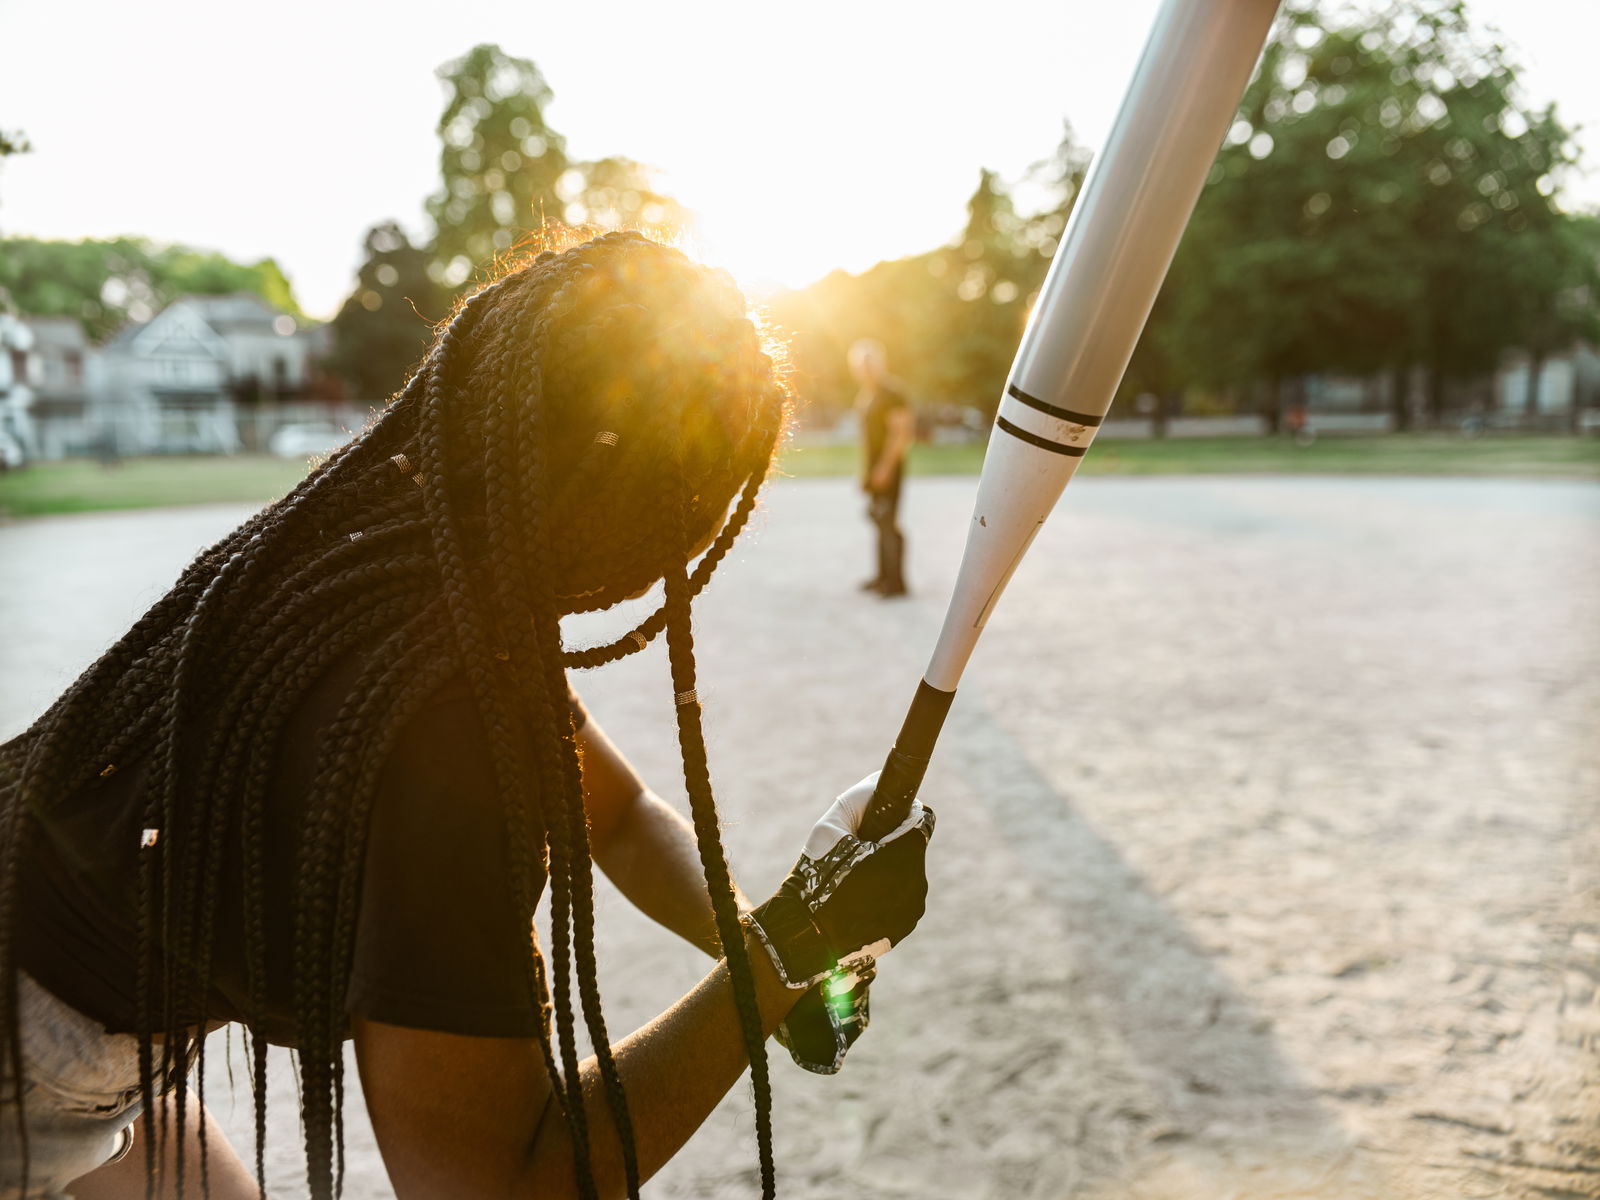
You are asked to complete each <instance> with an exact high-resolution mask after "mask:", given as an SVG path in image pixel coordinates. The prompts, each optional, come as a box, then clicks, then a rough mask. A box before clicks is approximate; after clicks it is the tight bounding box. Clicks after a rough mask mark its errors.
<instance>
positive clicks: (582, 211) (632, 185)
mask: <svg viewBox="0 0 1600 1200" xmlns="http://www.w3.org/2000/svg"><path fill="white" fill-rule="evenodd" d="M556 192H557V194H558V195H559V196H560V197H561V199H562V200H563V201H564V205H563V207H562V209H561V210H560V214H559V215H560V216H561V217H562V218H563V219H564V220H565V221H566V223H567V224H568V225H573V226H584V227H588V228H591V229H600V230H607V229H636V230H638V231H639V232H641V233H644V234H647V235H649V236H652V237H656V238H659V239H661V240H664V241H670V240H671V239H672V238H673V237H674V236H676V235H677V234H678V233H680V232H681V231H682V230H683V229H684V228H686V227H687V226H688V224H689V214H688V212H687V210H686V209H684V208H683V206H682V205H680V204H679V203H678V202H677V201H676V200H674V199H672V198H671V197H670V196H667V195H665V194H663V193H661V192H658V191H656V189H655V185H654V183H653V181H652V179H651V171H650V169H649V168H648V167H644V166H642V165H640V164H639V163H636V162H634V161H633V160H632V159H631V158H622V157H619V156H612V157H610V158H601V159H596V160H595V161H593V162H580V163H574V164H573V165H572V166H571V167H569V168H568V169H567V172H566V174H564V175H562V177H561V178H560V180H558V181H557V184H556Z"/></svg>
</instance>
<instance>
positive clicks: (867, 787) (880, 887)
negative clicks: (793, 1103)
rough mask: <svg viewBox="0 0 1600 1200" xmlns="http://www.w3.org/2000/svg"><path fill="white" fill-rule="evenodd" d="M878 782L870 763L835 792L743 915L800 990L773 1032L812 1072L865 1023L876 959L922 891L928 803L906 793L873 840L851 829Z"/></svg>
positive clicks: (831, 1065) (913, 915) (915, 914)
mask: <svg viewBox="0 0 1600 1200" xmlns="http://www.w3.org/2000/svg"><path fill="white" fill-rule="evenodd" d="M877 782H878V775H877V773H876V772H874V773H873V774H871V775H869V776H868V777H867V778H865V779H863V780H862V781H861V782H860V783H858V784H856V785H855V786H854V787H853V788H851V789H850V790H849V791H847V792H845V793H844V794H843V795H842V796H840V797H839V798H838V799H837V800H835V801H834V803H833V807H831V808H830V809H828V811H827V812H826V813H824V814H823V817H822V819H821V820H820V821H818V822H817V824H816V825H815V826H814V827H813V828H812V830H811V835H810V837H808V838H807V839H806V845H805V850H804V851H803V852H802V853H801V855H800V859H799V861H798V862H796V863H795V865H794V868H793V870H791V871H790V872H789V877H788V878H787V879H785V880H784V881H783V884H782V885H781V886H780V887H779V888H778V890H777V892H776V893H774V894H773V896H772V898H771V899H769V900H767V901H766V902H765V903H764V904H761V905H758V906H757V907H756V908H755V909H753V910H752V911H751V912H750V914H749V915H748V916H746V917H745V922H746V924H748V925H749V927H750V928H751V929H752V930H753V931H754V932H755V934H756V936H757V937H758V938H759V939H760V941H761V943H762V945H763V946H765V947H766V950H767V953H768V955H770V956H771V958H772V962H773V965H774V966H775V967H776V968H777V970H778V976H779V978H780V979H782V981H783V982H784V984H785V985H786V986H788V987H791V988H796V989H799V988H804V989H807V995H806V996H804V997H802V998H801V1000H800V1001H799V1002H798V1003H797V1004H796V1005H795V1008H794V1009H793V1010H792V1011H791V1013H790V1015H789V1018H788V1020H786V1021H785V1022H784V1024H783V1026H782V1027H780V1029H779V1031H778V1040H779V1041H780V1042H781V1043H782V1044H783V1045H785V1046H786V1047H788V1048H789V1052H790V1054H791V1055H793V1057H794V1060H795V1061H796V1062H797V1063H799V1064H800V1065H801V1066H802V1067H805V1068H806V1069H807V1070H811V1071H816V1072H818V1073H821V1074H828V1075H831V1074H833V1073H834V1072H835V1071H837V1070H838V1069H839V1066H840V1064H841V1063H842V1062H843V1061H844V1055H845V1051H847V1050H848V1049H849V1048H850V1046H851V1045H852V1044H853V1043H854V1042H855V1040H856V1038H857V1037H859V1036H860V1035H861V1031H862V1030H864V1029H865V1028H866V1026H867V1019H868V1018H867V986H868V985H869V984H870V983H871V981H872V977H873V974H874V973H875V970H876V964H877V960H878V959H880V958H882V957H883V956H884V955H885V954H887V953H888V952H889V950H890V949H891V948H892V947H893V946H895V945H897V944H899V942H900V941H902V940H903V939H904V938H905V937H906V935H907V934H909V933H910V932H911V931H912V930H913V929H914V928H916V924H917V921H918V920H920V919H921V917H922V911H923V906H924V904H925V902H926V900H927V895H928V880H927V876H926V875H925V874H924V870H923V864H924V859H925V858H926V855H927V848H928V839H929V838H930V837H932V836H933V823H934V817H933V810H932V809H929V808H927V807H925V806H924V805H923V804H921V803H920V802H917V801H913V802H912V805H911V811H910V812H909V813H908V814H907V815H906V818H905V820H903V821H901V822H900V824H899V825H897V826H896V827H895V828H894V829H893V830H892V831H891V832H890V833H889V834H887V835H886V836H885V837H884V838H882V839H881V840H879V841H875V842H869V841H863V840H861V839H860V838H859V837H857V836H856V830H857V829H858V828H859V827H860V824H861V819H862V816H863V815H864V814H865V813H866V810H867V805H868V803H869V802H870V801H871V799H872V790H873V788H874V786H875V785H876V784H877Z"/></svg>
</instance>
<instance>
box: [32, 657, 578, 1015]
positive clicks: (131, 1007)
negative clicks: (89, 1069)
mask: <svg viewBox="0 0 1600 1200" xmlns="http://www.w3.org/2000/svg"><path fill="white" fill-rule="evenodd" d="M360 666H361V664H360V661H359V660H357V659H350V660H346V661H344V662H342V663H339V664H337V665H336V666H335V667H333V668H332V669H331V670H330V671H329V672H328V673H327V674H326V675H325V676H324V678H323V679H322V680H321V681H320V682H319V683H318V684H317V685H316V686H315V687H314V688H313V689H312V691H311V692H310V694H309V695H308V697H307V699H306V701H305V702H304V703H302V704H301V705H300V707H299V709H298V711H297V712H296V713H295V714H294V715H293V717H291V719H290V721H289V722H288V724H287V726H286V728H285V729H284V732H283V736H282V739H281V741H280V744H279V747H278V750H277V752H276V754H275V755H274V761H273V764H272V775H271V785H270V787H269V789H268V793H267V796H266V821H265V825H266V829H265V845H264V856H263V862H264V873H265V879H264V889H265V897H264V903H265V910H264V911H265V917H266V930H265V935H266V936H265V942H266V968H267V981H266V988H265V1001H264V1004H262V1005H261V1006H260V1007H261V1008H262V1010H263V1011H262V1013H261V1022H260V1027H259V1029H258V1032H259V1033H260V1034H261V1035H262V1036H264V1037H265V1038H266V1039H267V1040H268V1041H272V1042H275V1043H279V1044H284V1045H292V1044H293V1042H294V1013H295V999H294V961H295V958H294V923H295V921H294V894H295V884H296V878H297V875H296V863H297V858H298V853H299V839H300V815H301V811H302V807H303V803H304V797H305V795H306V794H307V792H308V791H309V789H310V786H311V783H312V781H313V778H314V776H315V773H316V767H317V758H318V749H319V746H320V743H321V740H322V736H323V734H324V732H325V731H326V730H327V729H328V727H329V726H330V725H331V724H332V723H333V721H334V719H335V717H336V716H337V714H338V712H339V708H340V705H341V704H342V703H343V701H344V700H345V698H346V697H347V695H348V694H349V692H350V690H351V688H352V686H353V685H354V683H355V681H356V679H357V677H358V676H359V674H360ZM572 703H573V706H574V716H575V719H576V721H577V722H578V724H579V725H581V724H582V722H583V720H584V711H583V708H582V706H581V705H580V704H579V703H578V701H577V698H576V696H573V697H572ZM118 767H119V769H118V770H117V772H116V773H114V774H112V775H111V776H109V777H107V778H104V779H100V780H97V781H96V783H95V784H93V785H91V787H90V788H88V789H86V790H85V792H84V793H83V794H82V795H81V796H78V797H74V798H73V799H72V801H70V802H68V803H65V804H60V805H56V806H53V810H52V813H51V816H50V817H49V819H48V820H47V821H37V822H35V825H34V828H33V829H32V831H31V838H30V845H29V851H28V853H27V854H26V855H25V858H24V863H23V868H22V879H21V881H20V882H21V886H22V894H21V895H22V899H21V904H20V906H21V911H20V913H19V921H18V959H19V965H20V966H21V967H22V968H23V969H24V970H26V971H27V972H28V973H29V974H30V975H32V976H33V977H34V978H35V979H37V980H38V981H39V982H40V983H41V984H42V985H43V986H44V987H45V988H47V989H48V990H50V991H51V992H53V993H54V994H55V995H57V996H58V997H60V998H61V999H62V1000H64V1001H66V1002H67V1003H68V1004H70V1005H72V1006H73V1007H74V1008H76V1009H78V1010H79V1011H80V1012H83V1013H85V1014H87V1015H89V1016H91V1017H93V1018H94V1019H96V1020H98V1021H100V1022H101V1023H103V1024H104V1025H105V1026H106V1028H107V1029H108V1030H110V1031H112V1032H134V1031H136V1030H137V1026H138V1012H139V1007H138V992H137V983H136V980H137V970H136V960H137V953H136V951H137V945H138V933H137V930H138V926H137V917H136V914H137V911H138V895H139V880H138V852H139V841H140V836H141V833H142V828H143V824H144V817H143V814H144V806H145V803H146V800H147V797H146V795H145V788H144V786H143V784H144V781H145V779H146V777H147V770H148V768H147V766H146V765H144V764H137V763H134V764H118ZM530 820H531V821H536V820H537V815H536V814H530ZM528 835H529V837H528V844H529V845H530V846H531V847H532V848H533V850H534V853H535V854H537V853H538V851H539V848H540V847H541V846H542V843H543V831H542V829H540V828H537V827H533V826H531V825H530V828H529V830H528ZM508 841H509V839H508V832H507V828H506V818H505V814H504V811H503V809H502V806H501V803H500V799H499V793H498V789H497V787H496V784H495V777H494V768H493V765H492V763H491V761H490V757H489V749H488V735H487V732H486V731H485V729H484V727H483V722H482V720H481V718H480V717H479V716H478V712H477V707H476V705H475V704H474V703H473V701H472V698H471V694H470V691H469V689H468V687H467V685H466V684H465V682H464V681H458V682H455V683H452V684H449V685H447V686H446V687H444V688H443V689H441V690H440V691H439V692H438V693H437V694H436V695H435V696H434V697H433V698H432V699H431V700H430V701H429V702H428V704H427V705H426V706H425V707H424V708H423V709H422V711H421V712H420V713H419V714H418V715H417V716H416V717H414V718H413V719H412V720H411V721H410V722H409V723H408V724H407V725H406V727H405V728H404V729H403V730H402V731H401V733H400V735H399V737H398V739H397V741H396V743H395V747H394V749H393V751H392V752H391V753H390V755H389V756H388V759H387V761H386V762H385V763H384V765H383V768H382V771H381V774H380V776H379V782H378V788H377V793H376V795H375V797H374V800H373V805H372V811H371V820H370V834H369V839H368V844H367V848H366V856H365V867H364V872H363V877H362V900H361V911H360V916H359V919H358V925H357V932H356V945H355V953H354V958H353V963H352V970H351V976H350V980H349V986H348V990H347V993H346V1011H347V1012H349V1013H350V1014H352V1015H359V1016H363V1017H367V1018H369V1019H372V1020H376V1021H383V1022H387V1023H389V1024H394V1025H405V1026H409V1027H412V1028H420V1029H431V1030H438V1031H442V1032H446V1033H460V1034H471V1035H477V1036H484V1037H532V1036H533V1035H534V1034H535V1032H536V1027H535V1016H534V1012H533V1008H532V1006H531V1003H530V1000H529V993H528V986H527V982H526V981H527V973H526V972H527V960H528V955H529V932H528V929H527V927H526V926H521V927H520V928H519V926H520V922H518V921H517V920H516V919H515V918H514V917H513V916H512V913H513V912H514V905H513V904H512V902H511V894H510V893H511V882H510V879H511V861H510V851H509V846H508ZM224 853H225V857H226V861H225V865H224V870H223V872H222V890H221V892H220V894H219V896H218V902H217V917H216V921H217V925H216V939H215V950H214V957H213V962H212V990H211V995H210V997H209V999H208V1000H207V1001H206V1004H205V1011H204V1012H203V1013H185V1014H183V1019H184V1021H185V1023H191V1024H197V1023H199V1022H200V1021H201V1020H223V1021H230V1020H244V1019H247V1018H248V1017H249V1016H250V1015H251V1012H252V1008H253V1007H254V1006H253V1005H252V1002H251V997H250V993H249V988H248V976H247V964H246V961H245V938H244V895H243V876H244V871H243V865H242V864H243V859H242V850H241V848H240V841H239V835H238V831H237V828H236V827H235V828H230V829H229V831H228V834H227V837H226V842H225V851H224ZM533 868H534V871H535V877H534V880H533V885H534V887H535V889H536V890H539V889H542V887H543V883H544V879H543V875H542V867H541V865H540V863H538V862H537V861H536V862H535V863H534V864H533ZM154 1019H155V1020H156V1021H158V1022H159V1020H160V1014H159V1011H158V1012H157V1013H156V1015H155V1018H154Z"/></svg>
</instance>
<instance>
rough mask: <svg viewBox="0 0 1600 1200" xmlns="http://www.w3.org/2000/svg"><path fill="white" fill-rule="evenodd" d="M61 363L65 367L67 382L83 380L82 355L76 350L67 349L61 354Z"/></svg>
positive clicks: (80, 381) (74, 382) (75, 382)
mask: <svg viewBox="0 0 1600 1200" xmlns="http://www.w3.org/2000/svg"><path fill="white" fill-rule="evenodd" d="M62 363H63V364H64V365H65V366H66V369H67V383H68V384H69V385H71V384H77V383H82V382H83V355H82V354H79V353H78V352H77V351H76V350H68V351H67V352H66V354H64V355H62Z"/></svg>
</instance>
